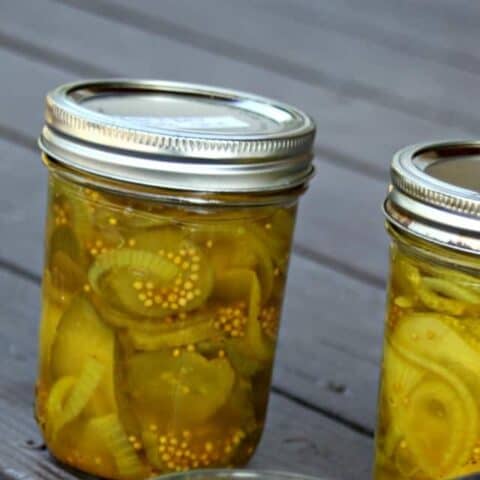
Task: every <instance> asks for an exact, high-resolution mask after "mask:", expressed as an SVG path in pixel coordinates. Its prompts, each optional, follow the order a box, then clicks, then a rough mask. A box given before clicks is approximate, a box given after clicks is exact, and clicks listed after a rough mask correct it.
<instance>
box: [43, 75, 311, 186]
mask: <svg viewBox="0 0 480 480" xmlns="http://www.w3.org/2000/svg"><path fill="white" fill-rule="evenodd" d="M314 135H315V125H314V123H313V121H312V120H311V118H310V117H309V116H307V115H306V114H305V113H303V112H301V111H299V110H297V109H295V108H293V107H290V106H288V105H285V104H282V103H279V102H275V101H273V100H269V99H266V98H263V97H259V96H255V95H250V94H247V93H242V92H236V91H233V90H225V89H218V88H213V87H206V86H201V85H194V84H188V83H176V82H165V81H145V80H98V81H86V82H78V83H71V84H67V85H62V86H60V87H58V88H57V89H55V90H53V91H52V92H50V93H49V94H48V95H47V99H46V112H45V125H44V128H43V131H42V134H41V136H40V139H39V145H40V148H41V149H42V151H43V152H44V153H46V154H47V155H49V156H50V157H52V158H54V159H55V160H57V161H58V162H60V163H62V164H64V165H66V166H68V167H71V168H73V169H76V170H80V171H84V172H88V173H90V174H94V175H97V176H101V177H106V178H110V179H115V180H118V181H123V182H129V183H134V184H141V185H148V186H154V187H155V186H158V187H163V188H170V189H176V190H189V191H196V192H199V191H200V192H218V193H222V192H269V191H279V190H286V189H290V188H294V187H297V186H300V185H302V184H304V183H306V182H307V181H308V179H309V178H310V177H311V175H312V171H313V167H312V145H313V139H314Z"/></svg>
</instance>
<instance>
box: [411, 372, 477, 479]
mask: <svg viewBox="0 0 480 480" xmlns="http://www.w3.org/2000/svg"><path fill="white" fill-rule="evenodd" d="M458 380H459V379H455V380H454V383H451V382H449V381H448V380H447V379H446V378H438V379H436V378H432V379H430V380H427V381H424V382H421V383H420V384H419V385H418V386H417V387H416V388H415V389H414V391H413V392H412V395H411V399H410V405H409V406H408V408H407V412H406V415H405V432H406V435H405V437H406V441H407V445H409V449H410V451H411V452H412V454H413V455H414V457H415V460H416V462H417V465H419V467H420V468H421V469H422V470H423V471H424V472H425V473H426V474H427V475H428V476H429V477H431V478H449V477H450V474H451V473H452V472H454V471H455V470H456V469H457V468H459V467H460V466H461V465H463V464H464V463H465V462H466V461H467V459H468V457H469V455H470V452H471V451H472V449H473V446H474V445H475V441H476V440H477V435H478V411H477V409H478V406H477V405H476V404H475V402H474V400H473V398H472V397H471V394H470V393H469V392H468V391H466V390H465V389H464V388H458ZM465 395H466V396H465ZM420 425H421V427H420Z"/></svg>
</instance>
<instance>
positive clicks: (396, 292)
mask: <svg viewBox="0 0 480 480" xmlns="http://www.w3.org/2000/svg"><path fill="white" fill-rule="evenodd" d="M479 178H480V143H476V142H450V143H441V144H432V145H421V146H414V147H409V148H407V149H405V150H403V151H400V152H399V153H398V154H397V155H396V156H395V157H394V160H393V163H392V186H391V188H390V191H389V194H388V197H387V200H386V202H385V213H386V218H387V230H388V232H389V234H390V236H391V248H390V254H391V257H390V258H391V264H390V282H389V291H388V299H387V314H386V324H385V343H384V356H383V362H382V373H381V386H380V399H379V413H378V427H377V434H376V460H375V479H376V480H381V479H382V480H383V479H389V480H395V479H399V480H400V479H402V480H403V479H418V480H420V479H422V480H424V479H432V480H436V479H453V478H459V477H463V476H464V475H469V474H471V473H474V472H480V257H479V254H480V182H479V180H478V179H479Z"/></svg>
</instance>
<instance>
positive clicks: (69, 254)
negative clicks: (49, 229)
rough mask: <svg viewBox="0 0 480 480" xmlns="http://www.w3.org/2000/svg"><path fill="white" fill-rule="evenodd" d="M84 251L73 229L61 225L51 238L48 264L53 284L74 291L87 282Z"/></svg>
mask: <svg viewBox="0 0 480 480" xmlns="http://www.w3.org/2000/svg"><path fill="white" fill-rule="evenodd" d="M83 262H84V258H83V253H82V250H81V248H80V245H79V243H78V240H77V238H76V237H75V234H74V232H73V230H72V229H71V228H70V227H68V226H59V227H57V228H55V230H54V231H53V233H52V235H51V237H50V240H49V252H48V260H47V266H48V269H49V270H50V275H51V280H52V284H53V286H55V287H56V288H58V289H60V290H63V291H70V292H74V291H76V290H78V289H79V288H80V287H81V286H82V285H83V284H84V283H85V273H84V271H83V268H82V265H83Z"/></svg>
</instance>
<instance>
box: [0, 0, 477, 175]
mask: <svg viewBox="0 0 480 480" xmlns="http://www.w3.org/2000/svg"><path fill="white" fill-rule="evenodd" d="M103 1H104V0H101V1H99V2H95V3H93V2H88V3H87V2H78V3H75V5H76V6H77V8H70V7H69V5H70V0H68V1H64V2H62V3H57V2H54V1H52V0H37V1H35V2H30V1H28V0H17V1H15V2H7V3H6V4H5V5H2V18H3V19H5V21H4V22H2V26H1V28H0V34H1V33H3V34H4V35H9V36H10V37H13V38H15V39H16V40H17V41H18V39H22V41H23V42H25V43H28V44H29V45H31V47H32V48H33V47H35V48H36V49H37V50H38V49H41V50H42V51H43V52H44V54H43V56H41V55H40V56H39V54H38V52H36V51H34V50H28V48H20V47H18V48H16V47H17V45H15V43H14V42H13V44H12V42H10V44H9V48H10V49H12V50H14V51H18V52H19V53H22V55H30V56H31V58H32V59H35V58H37V59H38V61H40V62H44V63H45V62H50V65H52V66H56V67H57V68H61V69H65V70H66V71H69V72H71V73H70V76H76V77H78V76H98V73H96V71H97V70H98V69H101V71H102V72H104V73H102V75H126V76H137V77H157V78H170V79H177V80H183V81H193V82H204V83H210V84H217V85H224V86H228V87H232V88H239V89H243V90H247V91H253V92H257V93H259V94H264V95H268V96H271V97H275V98H278V99H280V100H284V101H287V102H289V103H294V104H295V105H297V106H298V107H300V108H303V109H306V110H307V111H308V112H310V113H311V114H312V116H314V117H315V119H316V121H317V124H318V136H317V151H318V152H319V154H320V156H321V157H322V160H323V161H330V162H332V163H335V164H339V165H345V166H347V167H350V168H353V169H355V171H356V172H358V173H360V174H362V175H370V176H374V177H375V178H377V179H385V178H386V176H387V172H388V166H389V163H390V159H391V156H392V153H393V152H394V151H395V150H397V149H399V148H401V147H402V146H404V145H407V144H410V143H416V142H420V141H424V140H425V139H432V138H439V137H448V136H450V137H453V136H466V135H468V132H466V131H462V130H461V129H460V128H459V127H457V126H448V127H447V126H443V125H441V124H439V123H438V122H435V121H433V120H424V119H421V118H418V117H416V116H414V115H410V114H406V113H403V112H397V111H392V110H391V109H390V108H385V107H382V106H379V105H377V104H375V103H372V102H371V101H367V100H363V99H361V98H352V97H349V96H346V95H344V94H342V93H341V92H338V90H335V89H333V90H332V89H330V88H328V87H323V86H322V85H320V84H313V85H311V84H308V83H305V82H303V81H300V80H297V79H296V78H295V69H293V68H292V69H291V74H289V75H286V74H284V73H278V72H275V71H272V70H271V69H269V68H268V65H266V64H265V65H262V66H255V65H251V64H248V63H247V62H246V61H244V60H243V59H238V58H236V57H235V56H234V55H230V54H225V55H221V56H219V55H217V54H215V52H213V51H212V52H211V51H208V50H205V49H203V48H200V46H197V45H194V44H193V45H192V44H189V43H188V41H187V40H185V41H183V42H182V41H175V40H174V39H172V37H171V35H170V32H169V31H164V29H163V27H162V26H161V24H159V23H158V22H156V21H155V19H154V20H153V21H152V22H153V25H151V27H152V28H151V29H153V30H154V31H155V34H152V33H151V32H150V31H144V30H142V22H141V21H140V20H142V19H144V17H147V15H143V16H142V17H141V18H140V19H138V20H139V21H138V22H135V19H136V17H134V16H130V17H125V18H123V17H122V18H123V23H122V22H120V21H119V20H118V19H117V21H114V20H113V19H110V18H109V15H111V14H112V11H113V9H109V8H104V9H101V10H100V9H99V8H96V9H95V14H93V13H85V12H83V11H81V10H79V9H78V8H86V9H88V8H90V7H91V6H93V5H97V6H102V5H104V3H103ZM194 4H195V2H192V5H194ZM165 5H166V6H167V5H168V4H167V3H166V4H165ZM186 10H188V9H186ZM186 13H188V12H186ZM151 18H154V16H151ZM296 28H297V29H299V30H300V29H303V27H302V26H301V25H299V24H297V25H296ZM85 31H88V32H89V34H88V35H85ZM207 31H210V29H207ZM10 37H9V38H10ZM0 41H1V37H0ZM216 44H222V41H221V40H219V41H218V42H216ZM45 51H47V52H48V53H49V55H46V54H45ZM65 57H67V58H68V59H69V60H70V61H68V62H67V61H66V59H65ZM72 59H75V60H76V61H75V62H73V61H72ZM80 61H81V63H80ZM79 63H80V64H79ZM85 64H88V68H87V67H86V66H85ZM5 71H7V69H5ZM360 71H362V72H363V71H364V70H363V69H362V70H360ZM107 72H108V73H107ZM287 73H288V72H287ZM362 75H363V73H362ZM47 88H48V87H47ZM19 127H22V128H23V127H25V128H28V126H27V125H19Z"/></svg>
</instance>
